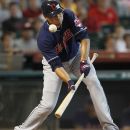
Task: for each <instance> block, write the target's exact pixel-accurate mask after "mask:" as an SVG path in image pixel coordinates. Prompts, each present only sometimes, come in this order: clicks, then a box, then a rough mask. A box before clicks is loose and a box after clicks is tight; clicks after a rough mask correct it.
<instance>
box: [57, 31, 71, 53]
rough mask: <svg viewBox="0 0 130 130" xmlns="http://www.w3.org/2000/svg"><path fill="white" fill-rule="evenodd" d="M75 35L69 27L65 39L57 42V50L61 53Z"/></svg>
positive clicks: (64, 34) (64, 35)
mask: <svg viewBox="0 0 130 130" xmlns="http://www.w3.org/2000/svg"><path fill="white" fill-rule="evenodd" d="M72 37H73V33H72V32H71V31H70V29H67V30H66V31H65V32H64V33H63V41H61V42H60V43H57V45H56V47H55V50H56V53H57V54H58V53H60V52H61V51H62V50H63V49H64V48H65V49H67V44H68V43H69V42H68V41H69V40H70V39H71V38H72Z"/></svg>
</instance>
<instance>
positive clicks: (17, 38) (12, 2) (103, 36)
mask: <svg viewBox="0 0 130 130" xmlns="http://www.w3.org/2000/svg"><path fill="white" fill-rule="evenodd" d="M41 1H42V0H0V53H6V54H7V53H9V55H8V56H13V55H14V54H15V55H16V54H17V55H20V54H22V55H24V59H22V58H21V60H22V61H23V62H24V65H23V66H24V69H40V68H41V65H40V64H39V62H40V61H41V57H42V56H41V54H40V53H39V50H38V48H37V43H36V40H37V39H36V38H37V33H38V31H39V29H40V27H41V26H42V24H43V23H44V21H45V18H44V17H43V16H42V12H41V9H40V5H41ZM59 1H60V3H61V6H62V7H63V8H69V9H71V10H72V11H74V13H75V14H76V15H77V16H78V18H79V19H80V20H81V21H82V23H83V24H84V26H87V28H88V32H89V36H90V39H91V49H98V50H100V49H101V50H106V51H108V52H129V51H130V22H129V21H130V1H129V0H59ZM0 56H1V55H0ZM6 56H7V55H5V58H6ZM2 57H3V55H2ZM0 59H1V58H0ZM0 62H1V61H0ZM16 62H17V61H16ZM1 67H3V66H2V65H1V66H0V68H1Z"/></svg>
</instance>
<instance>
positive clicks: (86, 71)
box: [80, 60, 90, 77]
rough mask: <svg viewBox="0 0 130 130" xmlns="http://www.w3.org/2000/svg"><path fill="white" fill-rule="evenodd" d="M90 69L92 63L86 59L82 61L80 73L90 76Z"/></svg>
mask: <svg viewBox="0 0 130 130" xmlns="http://www.w3.org/2000/svg"><path fill="white" fill-rule="evenodd" d="M89 71H90V64H88V63H87V61H86V60H84V61H81V62H80V73H81V74H82V73H84V76H85V77H86V76H88V74H89Z"/></svg>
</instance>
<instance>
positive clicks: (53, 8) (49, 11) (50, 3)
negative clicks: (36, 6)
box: [41, 0, 63, 17]
mask: <svg viewBox="0 0 130 130" xmlns="http://www.w3.org/2000/svg"><path fill="white" fill-rule="evenodd" d="M41 9H42V13H43V15H44V16H46V17H55V16H56V15H57V14H59V13H61V12H62V11H63V8H62V7H61V6H60V4H59V2H57V1H56V0H43V2H42V6H41Z"/></svg>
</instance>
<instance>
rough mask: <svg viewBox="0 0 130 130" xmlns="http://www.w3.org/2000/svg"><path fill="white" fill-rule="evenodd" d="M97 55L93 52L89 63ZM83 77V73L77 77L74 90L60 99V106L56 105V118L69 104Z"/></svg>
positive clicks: (59, 116)
mask: <svg viewBox="0 0 130 130" xmlns="http://www.w3.org/2000/svg"><path fill="white" fill-rule="evenodd" d="M97 57H98V54H97V53H94V54H93V57H92V59H91V61H90V62H91V63H93V62H94V61H95V59H96V58H97ZM83 78H84V73H83V74H82V75H81V76H80V77H79V79H78V81H77V82H76V84H75V90H71V91H70V92H69V93H68V94H67V95H66V97H65V98H64V100H63V101H62V103H61V104H60V106H59V107H58V109H57V110H56V112H55V116H56V117H57V118H61V116H62V114H63V113H64V111H65V110H66V108H67V106H68V105H69V103H70V101H71V100H72V98H73V96H74V94H75V92H76V90H77V89H78V86H79V85H80V83H81V81H82V80H83Z"/></svg>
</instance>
